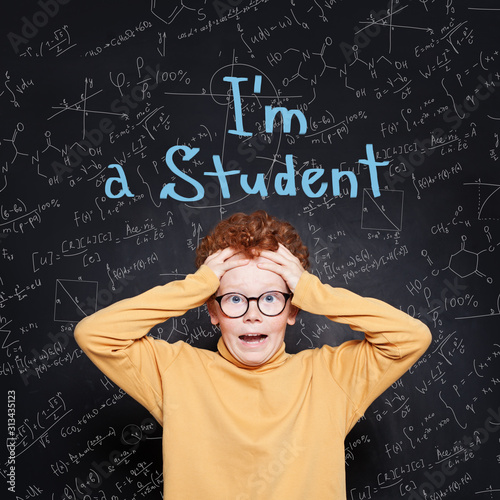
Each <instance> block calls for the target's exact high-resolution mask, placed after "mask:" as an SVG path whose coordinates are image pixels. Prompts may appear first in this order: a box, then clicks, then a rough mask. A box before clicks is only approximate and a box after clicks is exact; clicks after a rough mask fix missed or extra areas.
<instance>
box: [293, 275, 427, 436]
mask: <svg viewBox="0 0 500 500" xmlns="http://www.w3.org/2000/svg"><path fill="white" fill-rule="evenodd" d="M293 303H294V304H295V305H296V306H297V307H299V308H300V309H303V310H306V311H308V312H310V313H313V314H321V315H324V316H326V317H327V318H329V319H330V320H332V321H335V322H338V323H344V324H348V325H349V326H350V327H351V329H353V330H355V331H361V332H364V334H365V338H364V339H363V340H350V341H347V342H344V343H343V344H342V345H340V346H338V347H330V346H324V347H323V348H322V349H321V352H322V355H323V359H324V360H325V362H326V364H327V366H328V369H329V371H330V373H331V374H332V376H333V378H334V379H335V381H336V383H337V384H338V385H339V386H340V388H341V389H342V391H343V392H344V393H345V394H346V397H347V398H348V402H349V404H348V408H349V409H348V413H349V414H348V415H346V425H347V428H346V434H347V432H348V431H349V430H350V429H351V428H352V426H353V425H354V424H355V423H356V421H357V420H358V419H359V418H360V417H361V416H362V415H363V413H364V412H365V410H366V409H367V408H368V406H369V405H370V404H371V403H372V401H373V400H374V399H375V398H377V397H378V396H379V395H380V394H382V392H384V391H385V390H386V389H387V388H388V387H390V386H391V384H393V383H394V382H395V381H396V380H398V379H399V378H400V377H401V376H402V375H403V374H404V373H405V372H406V371H407V370H408V369H409V368H410V367H411V366H412V365H413V364H414V363H415V362H416V361H417V360H418V359H419V358H420V356H422V355H423V354H424V352H425V351H426V350H427V348H428V347H429V344H430V342H431V340H432V337H431V333H430V331H429V329H428V328H427V326H426V325H424V324H423V323H422V322H421V321H419V320H417V319H415V318H412V317H411V316H409V315H407V314H406V313H404V312H402V311H400V310H398V309H396V308H394V307H392V306H390V305H389V304H386V303H385V302H382V301H380V300H377V299H372V298H364V297H361V296H359V295H357V294H355V293H353V292H350V291H348V290H345V289H343V288H333V287H331V286H330V285H326V284H323V283H321V281H320V280H319V279H318V278H317V277H316V276H314V275H312V274H309V273H304V274H303V276H302V277H301V279H300V281H299V283H298V285H297V287H296V290H295V294H294V298H293Z"/></svg>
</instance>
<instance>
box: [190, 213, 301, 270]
mask: <svg viewBox="0 0 500 500" xmlns="http://www.w3.org/2000/svg"><path fill="white" fill-rule="evenodd" d="M279 243H281V244H282V245H283V246H285V247H286V248H288V250H290V252H291V253H292V254H293V255H295V257H297V258H298V259H299V260H300V263H301V264H302V267H303V268H304V269H308V268H309V250H308V249H307V247H306V246H305V245H304V243H302V240H301V238H300V236H299V234H298V233H297V231H296V230H295V228H294V227H293V226H292V225H291V224H290V223H289V222H286V221H282V220H279V219H277V218H276V217H273V216H271V215H269V214H268V213H267V212H265V211H264V210H257V211H256V212H254V213H252V214H244V213H236V214H233V215H231V216H230V217H228V218H227V219H224V220H222V221H221V222H219V223H218V224H217V226H215V228H213V229H212V231H211V232H210V233H209V234H208V235H207V236H205V237H204V238H203V239H202V241H201V243H200V245H199V246H198V248H197V249H196V261H195V264H196V267H197V268H198V267H200V266H201V265H202V264H203V263H204V262H205V259H206V258H207V257H208V256H209V255H211V254H213V253H214V252H216V251H217V250H222V249H224V248H227V247H231V248H235V249H236V250H239V251H240V252H243V253H244V255H245V256H247V257H249V258H253V257H255V256H256V255H258V254H259V253H260V252H261V251H262V250H272V251H276V250H278V245H279Z"/></svg>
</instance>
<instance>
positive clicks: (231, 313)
mask: <svg viewBox="0 0 500 500" xmlns="http://www.w3.org/2000/svg"><path fill="white" fill-rule="evenodd" d="M291 296H292V294H291V293H285V292H279V291H277V290H272V291H270V292H264V293H263V294H261V295H259V296H258V297H247V296H245V295H243V294H241V293H233V292H230V293H225V294H224V295H220V296H219V297H215V300H216V301H217V302H218V303H219V306H220V308H221V310H222V312H223V313H224V314H225V315H226V316H228V317H229V318H241V316H244V315H245V314H246V312H247V311H248V308H249V307H250V301H251V300H255V301H257V307H258V308H259V311H260V312H261V313H262V314H264V316H278V315H279V314H281V313H282V312H283V311H284V309H285V307H286V302H287V300H288V299H289V298H290V297H291Z"/></svg>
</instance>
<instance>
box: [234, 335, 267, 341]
mask: <svg viewBox="0 0 500 500" xmlns="http://www.w3.org/2000/svg"><path fill="white" fill-rule="evenodd" d="M266 338H267V335H264V334H261V333H248V334H246V335H240V339H241V340H243V341H244V342H252V343H257V342H262V341H263V340H264V339H266Z"/></svg>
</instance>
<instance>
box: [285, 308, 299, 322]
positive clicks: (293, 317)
mask: <svg viewBox="0 0 500 500" xmlns="http://www.w3.org/2000/svg"><path fill="white" fill-rule="evenodd" d="M298 313H299V308H298V307H297V306H291V307H290V311H289V313H288V318H287V320H286V322H287V323H288V324H289V325H294V324H295V320H296V319H297V314H298Z"/></svg>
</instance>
